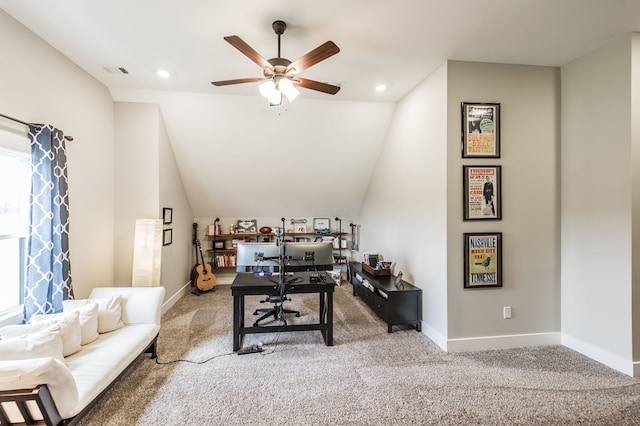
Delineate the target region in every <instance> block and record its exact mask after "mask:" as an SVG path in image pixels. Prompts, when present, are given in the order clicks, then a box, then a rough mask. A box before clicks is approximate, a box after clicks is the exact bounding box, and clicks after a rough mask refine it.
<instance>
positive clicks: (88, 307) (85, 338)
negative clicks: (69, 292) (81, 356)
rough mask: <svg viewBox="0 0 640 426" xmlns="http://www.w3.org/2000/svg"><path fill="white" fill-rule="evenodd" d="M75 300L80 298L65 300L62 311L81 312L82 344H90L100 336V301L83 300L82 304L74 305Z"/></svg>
mask: <svg viewBox="0 0 640 426" xmlns="http://www.w3.org/2000/svg"><path fill="white" fill-rule="evenodd" d="M74 302H79V301H78V300H63V301H62V312H74V311H77V312H78V313H79V315H78V318H79V319H80V332H81V335H82V341H81V342H80V343H81V344H82V345H88V344H89V343H91V342H93V341H95V340H96V339H97V338H98V303H97V302H89V303H85V302H84V301H82V302H83V305H82V306H76V307H74Z"/></svg>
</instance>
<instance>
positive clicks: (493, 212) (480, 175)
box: [462, 166, 502, 220]
mask: <svg viewBox="0 0 640 426" xmlns="http://www.w3.org/2000/svg"><path fill="white" fill-rule="evenodd" d="M462 182H463V191H464V194H463V203H464V217H463V219H464V220H501V219H502V167H501V166H462Z"/></svg>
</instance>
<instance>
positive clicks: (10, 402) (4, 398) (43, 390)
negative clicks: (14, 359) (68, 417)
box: [0, 385, 62, 426]
mask: <svg viewBox="0 0 640 426" xmlns="http://www.w3.org/2000/svg"><path fill="white" fill-rule="evenodd" d="M20 417H21V418H20ZM12 419H16V420H17V421H12ZM41 419H42V420H41ZM0 420H1V421H2V424H3V425H5V424H6V425H25V424H26V425H35V424H45V425H47V426H57V425H59V424H61V423H62V418H61V417H60V413H58V409H57V408H56V405H55V403H54V402H53V398H52V397H51V393H50V392H49V388H48V387H47V385H39V386H36V387H35V388H34V389H18V390H8V391H0Z"/></svg>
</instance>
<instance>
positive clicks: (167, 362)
mask: <svg viewBox="0 0 640 426" xmlns="http://www.w3.org/2000/svg"><path fill="white" fill-rule="evenodd" d="M234 354H235V352H227V353H225V354H218V355H214V356H212V357H209V358H207V359H205V360H203V361H192V360H190V359H174V360H172V361H164V362H161V361H160V360H159V358H157V357H156V364H160V365H168V364H175V363H176V362H187V363H189V364H206V363H207V362H209V361H211V360H213V359H216V358H220V357H223V356H227V355H234Z"/></svg>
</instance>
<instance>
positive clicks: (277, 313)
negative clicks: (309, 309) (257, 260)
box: [253, 282, 300, 327]
mask: <svg viewBox="0 0 640 426" xmlns="http://www.w3.org/2000/svg"><path fill="white" fill-rule="evenodd" d="M276 286H277V289H278V294H274V295H272V296H267V298H266V299H264V300H261V301H260V303H272V304H273V307H272V308H259V309H256V310H255V311H254V312H253V315H258V313H259V312H265V314H264V315H262V316H261V317H260V318H258V319H257V320H256V321H255V322H254V323H253V326H254V327H258V326H259V324H258V323H259V322H260V321H262V320H263V319H266V318H269V317H270V316H273V319H275V320H278V319H279V320H281V321H282V322H283V323H284V325H287V320H286V319H285V317H284V314H296V317H299V316H300V311H294V310H292V309H285V308H284V306H283V304H284V302H286V301H289V300H291V299H289V298H288V297H287V296H286V294H285V284H284V282H278V283H277V284H276Z"/></svg>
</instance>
